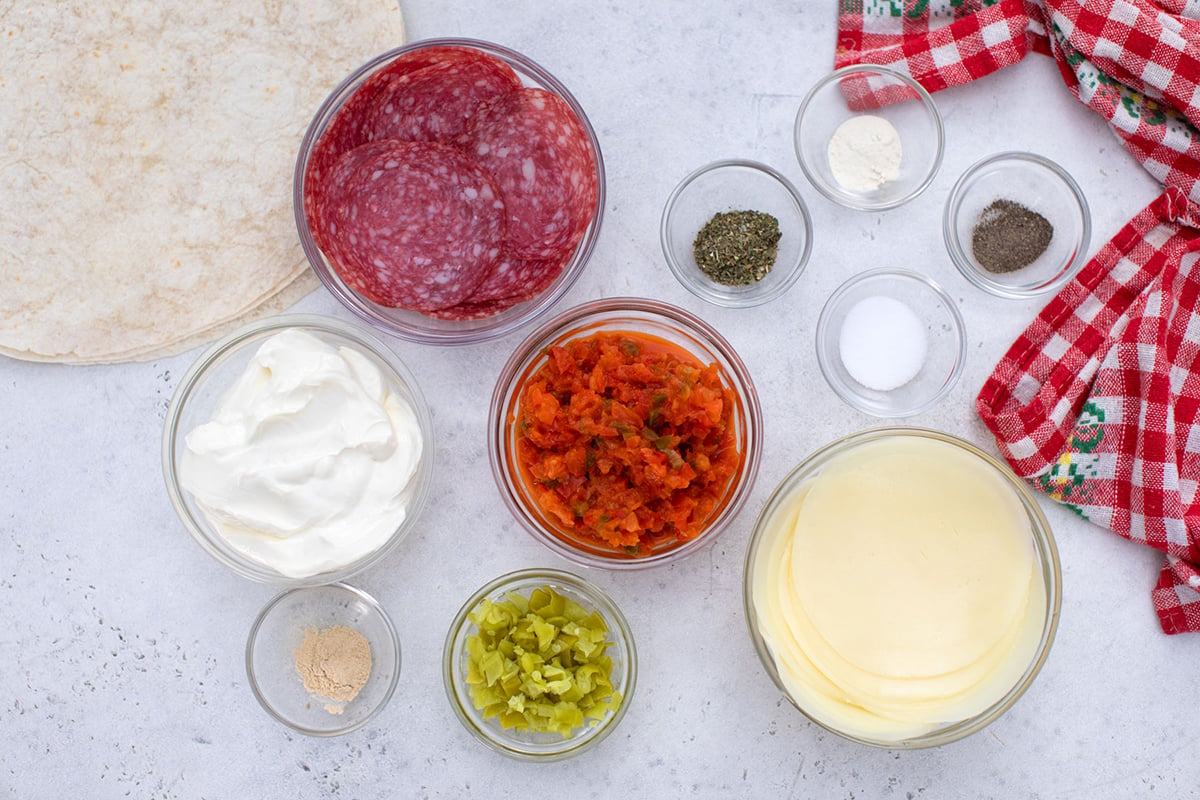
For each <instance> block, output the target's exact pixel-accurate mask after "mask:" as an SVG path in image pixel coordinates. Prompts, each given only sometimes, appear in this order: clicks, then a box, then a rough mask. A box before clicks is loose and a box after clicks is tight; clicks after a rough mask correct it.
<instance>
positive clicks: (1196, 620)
mask: <svg viewBox="0 0 1200 800" xmlns="http://www.w3.org/2000/svg"><path fill="white" fill-rule="evenodd" d="M1029 52H1041V53H1045V54H1048V55H1051V56H1053V57H1054V59H1055V62H1056V64H1057V65H1058V68H1059V71H1060V73H1061V74H1062V77H1063V79H1064V82H1065V83H1066V85H1067V87H1068V89H1069V90H1070V91H1071V92H1072V93H1073V94H1074V95H1075V96H1076V97H1077V98H1078V99H1079V101H1080V102H1082V103H1084V104H1085V105H1087V106H1088V107H1089V108H1091V109H1093V110H1094V111H1096V112H1097V113H1099V114H1100V115H1101V116H1103V117H1104V118H1105V119H1106V120H1108V122H1109V124H1110V125H1111V126H1112V129H1113V132H1114V133H1115V134H1116V135H1117V137H1118V138H1119V139H1120V140H1121V142H1122V143H1123V144H1124V146H1125V148H1126V149H1127V150H1128V151H1129V152H1130V153H1132V154H1133V155H1134V157H1136V158H1137V159H1138V160H1139V161H1140V162H1141V163H1142V164H1143V166H1144V167H1145V168H1146V169H1147V170H1148V171H1149V172H1150V174H1151V175H1153V176H1154V177H1155V178H1156V179H1158V180H1159V181H1160V182H1161V183H1162V184H1163V186H1164V193H1163V194H1162V196H1160V197H1159V198H1158V199H1157V200H1155V201H1154V202H1153V203H1151V204H1150V205H1149V206H1148V207H1147V208H1145V209H1143V210H1142V211H1141V212H1139V213H1138V214H1137V215H1136V216H1135V217H1133V219H1131V220H1130V221H1129V222H1128V223H1127V224H1126V225H1125V227H1124V228H1122V230H1121V231H1120V232H1119V233H1118V234H1117V235H1116V236H1115V237H1114V238H1113V239H1112V240H1111V241H1110V242H1108V243H1107V244H1106V245H1104V247H1103V248H1101V249H1100V251H1099V252H1098V253H1097V254H1096V255H1095V257H1093V258H1092V260H1091V261H1090V262H1089V263H1088V264H1087V265H1086V266H1085V267H1084V268H1083V269H1082V270H1081V271H1080V272H1079V274H1078V275H1077V276H1076V278H1075V279H1074V280H1073V281H1072V282H1071V283H1070V284H1068V285H1067V286H1066V287H1064V289H1063V290H1062V291H1061V292H1060V293H1059V294H1058V295H1057V296H1056V297H1055V298H1054V299H1052V300H1051V301H1050V302H1049V303H1048V304H1047V305H1046V307H1045V308H1044V309H1043V310H1042V311H1041V313H1040V314H1039V315H1038V316H1037V318H1036V319H1035V320H1034V321H1033V322H1032V323H1031V324H1030V326H1029V327H1028V328H1027V329H1026V330H1025V331H1024V333H1022V334H1021V336H1020V337H1019V338H1018V339H1017V341H1016V342H1014V343H1013V345H1012V347H1011V348H1009V350H1008V352H1007V353H1006V354H1005V356H1004V357H1003V359H1001V361H1000V363H999V364H997V366H996V368H995V370H994V371H993V373H992V375H991V376H990V377H989V378H988V380H987V382H986V383H985V384H984V386H983V388H982V390H981V391H980V393H979V396H978V398H977V400H976V408H977V410H978V412H979V414H980V417H981V418H982V419H983V421H984V422H985V424H986V425H987V426H988V428H989V429H990V430H991V431H992V433H993V434H994V435H995V437H996V441H997V444H998V446H999V447H1000V450H1001V452H1002V453H1003V454H1004V456H1005V457H1006V459H1007V460H1008V461H1009V463H1010V464H1011V465H1012V466H1013V468H1014V469H1015V470H1016V471H1017V472H1018V474H1021V475H1023V476H1025V477H1026V478H1027V479H1028V480H1029V481H1030V482H1031V483H1032V484H1033V485H1034V486H1035V487H1037V488H1039V489H1040V490H1042V491H1043V492H1045V493H1046V494H1047V495H1048V496H1050V497H1052V498H1054V499H1055V500H1057V501H1059V502H1061V503H1064V504H1066V505H1068V506H1069V507H1071V508H1072V509H1074V510H1075V511H1076V512H1078V513H1079V514H1080V515H1081V516H1083V517H1085V518H1086V519H1089V520H1091V521H1093V522H1095V523H1097V524H1099V525H1102V526H1104V527H1107V528H1109V529H1111V530H1112V531H1113V532H1115V533H1117V534H1119V535H1121V536H1124V537H1126V538H1128V539H1131V540H1133V541H1136V542H1141V543H1143V544H1147V545H1150V546H1151V547H1154V548H1157V549H1158V550H1161V551H1163V552H1164V553H1165V554H1166V566H1165V567H1164V569H1163V571H1162V574H1161V576H1160V577H1159V580H1158V584H1157V586H1156V587H1155V589H1154V591H1153V601H1154V606H1155V609H1156V611H1157V612H1158V615H1159V621H1160V622H1161V624H1162V628H1163V630H1164V631H1165V632H1167V633H1181V632H1184V631H1195V632H1200V486H1198V482H1200V263H1198V262H1200V0H1162V1H1161V2H1157V3H1152V2H1147V1H1146V0H1108V1H1107V2H1103V1H1101V0H1044V2H1022V0H1000V2H992V3H989V2H986V0H961V1H959V2H956V1H951V2H940V3H939V2H937V0H929V1H928V2H924V1H922V0H917V1H916V2H910V1H909V0H904V1H903V2H902V1H901V0H894V2H889V0H864V1H863V2H851V1H850V0H844V1H843V2H842V4H841V9H840V15H839V31H838V46H837V53H836V56H835V64H836V65H837V66H842V65H844V64H850V63H857V62H868V63H874V64H886V65H890V66H893V67H896V68H898V69H901V70H903V71H906V72H908V73H910V74H911V75H912V76H913V77H914V78H916V79H917V80H918V81H919V82H920V83H921V84H922V85H923V86H925V88H926V89H929V90H930V91H936V90H938V89H941V88H945V87H947V86H955V85H960V84H963V83H967V82H969V81H972V80H975V79H977V78H980V77H983V76H984V75H987V74H989V73H991V72H994V71H995V70H997V69H1000V68H1002V67H1005V66H1008V65H1009V64H1012V63H1015V62H1016V61H1018V60H1020V59H1021V58H1023V57H1024V56H1025V55H1026V54H1027V53H1029Z"/></svg>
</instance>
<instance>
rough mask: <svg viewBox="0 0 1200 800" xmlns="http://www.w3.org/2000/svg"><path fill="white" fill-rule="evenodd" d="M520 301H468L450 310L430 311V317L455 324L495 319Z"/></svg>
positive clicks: (509, 299)
mask: <svg viewBox="0 0 1200 800" xmlns="http://www.w3.org/2000/svg"><path fill="white" fill-rule="evenodd" d="M519 302H521V301H520V300H516V299H512V298H508V299H504V300H485V301H484V302H482V303H475V302H471V301H469V300H468V301H467V302H465V303H459V304H458V305H454V306H450V307H449V308H441V309H438V310H437V311H430V312H428V315H429V316H431V317H435V318H437V319H445V320H453V321H455V322H465V321H467V320H472V319H487V318H488V317H494V316H496V315H497V314H499V313H500V312H501V311H507V310H508V309H510V308H512V307H513V306H515V305H516V304H517V303H519Z"/></svg>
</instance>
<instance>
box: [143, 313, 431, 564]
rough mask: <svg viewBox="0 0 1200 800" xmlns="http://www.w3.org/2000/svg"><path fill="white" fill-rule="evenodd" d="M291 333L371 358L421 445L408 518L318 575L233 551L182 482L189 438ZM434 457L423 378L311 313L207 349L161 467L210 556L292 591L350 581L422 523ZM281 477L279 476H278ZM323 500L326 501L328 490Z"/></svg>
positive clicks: (191, 371) (181, 403) (175, 407)
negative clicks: (263, 350)
mask: <svg viewBox="0 0 1200 800" xmlns="http://www.w3.org/2000/svg"><path fill="white" fill-rule="evenodd" d="M292 330H295V331H302V332H305V333H308V334H311V335H313V336H315V337H316V338H317V339H319V340H320V341H322V342H324V343H326V344H328V345H331V346H333V347H338V348H341V347H346V348H349V349H351V350H353V351H355V352H357V353H358V354H360V355H361V356H363V357H365V358H366V360H367V361H368V362H369V363H370V364H371V365H373V366H374V367H375V368H376V369H378V370H379V372H380V374H381V375H382V376H383V379H384V380H385V381H386V382H387V384H388V386H389V388H390V389H391V391H392V392H393V393H394V394H395V396H396V397H398V398H400V399H401V400H402V401H403V403H404V405H407V406H408V408H409V409H411V412H412V416H413V418H414V421H415V426H416V429H417V430H418V431H419V435H420V440H421V443H422V447H421V453H420V456H419V458H418V461H417V465H416V469H415V472H414V473H413V474H412V477H411V478H410V479H409V481H408V483H407V485H406V486H405V488H404V491H403V493H402V495H401V501H402V502H403V503H404V505H405V506H406V509H407V510H406V512H405V514H404V518H403V520H402V521H400V522H399V524H397V525H396V527H395V529H394V530H392V531H391V532H390V534H388V535H387V536H386V539H383V540H377V539H373V540H372V541H377V543H376V544H375V546H374V547H372V548H371V549H369V550H366V549H365V548H366V547H368V546H370V543H369V542H368V543H367V544H364V545H363V546H362V547H359V548H356V549H357V550H358V551H359V553H358V555H356V556H354V557H352V558H351V559H350V560H347V561H345V562H343V563H340V564H337V563H329V564H327V565H326V566H323V567H321V568H319V569H317V568H315V567H314V568H313V569H312V570H311V571H306V570H304V569H295V570H293V569H291V568H281V567H279V566H278V564H276V565H274V566H273V565H272V564H270V563H268V562H267V561H266V560H264V559H262V558H256V557H253V556H252V555H249V554H248V553H247V551H246V548H245V547H241V548H239V547H236V546H234V545H233V544H232V543H231V541H230V540H229V539H228V538H227V537H226V536H225V535H224V534H223V533H222V532H221V530H220V529H219V527H218V525H216V524H214V520H213V518H210V512H206V511H205V509H204V508H203V507H201V505H200V504H199V503H197V501H196V498H195V497H194V496H193V494H192V492H190V491H188V490H187V489H186V488H185V486H184V483H185V481H186V479H185V478H183V477H182V471H183V470H184V469H186V467H184V466H183V462H184V460H185V452H186V449H187V441H186V438H187V436H188V434H189V433H190V432H192V431H193V430H194V429H195V428H197V427H198V426H200V425H202V424H204V423H207V422H209V421H210V420H211V419H212V418H213V415H214V413H215V412H216V410H217V409H218V407H219V406H220V404H221V403H222V401H223V399H224V398H225V396H226V394H227V393H228V392H229V391H230V389H231V387H233V385H234V384H235V383H236V382H237V381H238V379H239V378H240V377H241V376H242V374H243V372H245V370H246V369H247V366H248V365H249V364H250V362H251V360H252V359H253V358H254V356H255V353H256V352H257V351H258V350H259V348H260V347H261V346H262V345H263V343H264V342H266V341H267V340H268V339H271V338H272V337H273V336H275V335H276V334H279V333H281V332H284V331H292ZM310 455H311V453H310ZM433 458H434V440H433V420H432V418H431V416H430V413H429V408H428V406H427V405H426V402H425V397H424V395H423V394H422V393H421V390H420V388H419V387H418V385H417V381H416V378H415V377H414V376H413V374H412V373H411V372H410V371H409V369H408V367H406V366H405V365H404V362H402V361H401V360H400V359H399V358H398V357H397V356H396V354H395V353H393V352H392V351H391V350H390V349H388V348H387V347H386V346H385V345H384V344H383V343H382V342H380V341H379V340H378V339H376V338H375V337H374V336H372V335H370V334H369V333H367V332H365V331H362V330H360V329H358V328H357V327H354V326H351V325H347V324H346V323H343V322H340V321H338V320H336V319H333V318H330V317H324V316H319V315H310V314H285V315H282V316H276V317H270V318H267V319H263V320H259V321H257V322H253V323H251V324H249V325H246V326H244V327H242V328H240V329H239V330H237V331H235V332H233V333H231V334H230V335H229V336H226V337H225V338H223V339H221V340H220V341H218V342H216V343H215V344H213V345H212V346H211V347H209V348H208V349H207V350H205V351H204V352H203V353H202V354H201V355H200V357H199V358H198V359H196V361H195V363H193V364H192V366H191V367H189V368H188V371H187V372H186V373H185V374H184V376H183V378H182V380H180V382H179V386H178V387H177V388H176V390H175V393H174V395H173V396H172V398H171V403H170V406H169V407H168V409H167V417H166V423H165V426H164V429H163V441H162V461H163V475H164V478H165V480H166V486H167V494H168V496H169V497H170V498H171V504H172V505H173V506H174V507H175V512H176V513H177V514H178V515H179V519H180V521H181V522H183V525H184V527H185V528H187V530H188V533H190V534H191V535H192V537H193V538H194V539H195V540H196V541H197V542H198V543H199V544H200V546H201V547H202V548H204V550H205V552H207V553H208V554H209V555H211V556H212V557H213V558H215V559H216V560H217V561H219V562H221V563H222V564H224V565H225V566H226V567H228V568H229V569H231V570H233V571H234V572H235V573H237V574H239V575H241V576H243V577H246V578H250V579H252V580H256V581H260V582H263V583H273V584H282V585H289V586H304V585H315V584H321V583H332V582H334V581H339V580H344V579H345V578H347V577H349V576H350V575H352V574H354V573H356V572H359V571H360V570H363V569H365V568H367V567H368V566H370V565H371V564H374V563H375V562H376V561H378V560H379V559H381V558H383V557H384V556H385V555H386V554H388V553H390V552H391V551H392V550H393V549H394V548H395V547H396V546H397V545H399V544H400V542H401V541H403V539H404V538H405V537H406V536H407V535H408V534H409V533H410V532H411V531H412V529H413V528H414V527H415V525H416V522H417V518H418V516H419V515H420V512H421V509H422V507H423V506H424V504H425V501H426V499H427V497H428V495H429V489H430V485H431V483H432V480H433ZM274 477H275V478H278V477H280V476H279V475H277V474H276V475H275V476H274ZM271 479H272V480H274V478H271ZM256 480H260V481H261V480H264V479H263V478H257V479H256ZM294 481H295V477H294V476H292V477H290V478H286V477H285V479H284V481H283V483H284V484H286V485H290V486H292V487H293V488H295V483H294ZM322 494H323V496H327V495H326V494H325V493H324V492H322ZM293 496H298V495H293ZM280 497H281V498H282V495H280ZM346 502H347V503H351V504H353V503H357V502H358V500H357V499H355V498H351V499H348V500H347V501H346ZM284 505H285V506H288V507H294V504H293V503H289V502H284ZM272 507H274V506H272ZM349 507H350V506H347V508H349ZM311 552H313V551H312V550H309V553H311ZM311 563H314V564H315V563H317V562H316V561H314V562H311Z"/></svg>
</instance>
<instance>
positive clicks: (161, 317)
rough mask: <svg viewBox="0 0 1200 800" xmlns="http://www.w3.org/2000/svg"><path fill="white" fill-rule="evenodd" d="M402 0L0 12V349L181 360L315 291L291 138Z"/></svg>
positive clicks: (389, 39)
mask: <svg viewBox="0 0 1200 800" xmlns="http://www.w3.org/2000/svg"><path fill="white" fill-rule="evenodd" d="M403 42H404V25H403V21H402V18H401V15H400V10H399V7H398V4H397V2H396V0H391V2H383V1H382V0H358V1H357V2H346V1H345V0H245V1H244V2H238V3H233V4H228V3H222V2H218V0H186V2H184V1H182V0H181V1H180V2H147V1H146V0H133V1H132V2H107V3H100V4H92V5H89V6H88V7H87V9H86V13H85V12H84V11H80V10H79V9H78V8H76V7H75V6H68V5H64V4H56V3H37V2H32V1H31V0H17V2H15V3H9V4H2V3H0V354H4V355H8V356H12V357H14V358H20V359H28V360H34V361H57V362H64V363H72V364H88V363H112V362H119V361H135V360H146V359H151V358H155V357H158V356H163V355H168V354H172V353H178V352H181V351H183V350H186V349H189V348H191V347H193V346H196V345H198V344H201V343H203V342H205V341H208V340H210V339H213V338H216V337H217V336H219V335H221V334H222V333H224V332H225V331H226V330H227V329H229V328H232V327H234V326H236V325H239V324H241V323H243V322H246V321H248V320H249V319H251V318H254V317H256V316H262V315H265V314H269V313H275V312H278V311H281V310H283V309H285V308H287V307H288V306H290V305H291V304H293V303H294V302H296V301H297V300H299V299H300V298H301V297H303V296H304V295H305V294H307V293H308V292H310V291H312V289H314V288H315V287H316V286H317V282H316V280H315V278H314V277H313V276H312V274H311V271H310V270H309V269H308V266H307V262H306V261H305V259H304V254H303V251H302V250H301V249H300V244H299V240H298V238H297V235H296V227H295V222H294V218H293V216H292V173H293V170H294V167H295V161H296V153H297V150H298V149H299V146H300V140H301V138H302V136H303V134H304V131H305V129H306V128H307V127H308V124H309V122H310V121H311V119H312V117H313V115H314V114H315V113H316V111H317V108H318V107H319V106H320V104H321V102H322V101H323V100H324V99H325V97H326V95H327V94H328V93H329V92H330V91H331V90H332V89H333V88H334V87H335V86H336V85H337V84H338V82H340V81H341V80H342V79H343V78H344V77H345V76H346V75H347V74H348V73H349V72H351V71H352V70H353V69H354V68H356V67H357V66H359V65H360V64H362V63H363V62H365V61H367V60H368V59H369V58H371V57H372V56H374V55H376V54H378V53H380V52H382V51H384V50H387V49H390V48H392V47H396V46H397V45H400V44H402V43H403Z"/></svg>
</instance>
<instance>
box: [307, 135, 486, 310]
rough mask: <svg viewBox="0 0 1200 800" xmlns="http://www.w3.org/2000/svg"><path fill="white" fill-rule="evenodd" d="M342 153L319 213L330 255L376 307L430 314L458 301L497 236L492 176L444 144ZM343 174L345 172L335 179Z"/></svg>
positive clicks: (473, 283)
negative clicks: (350, 163) (348, 164)
mask: <svg viewBox="0 0 1200 800" xmlns="http://www.w3.org/2000/svg"><path fill="white" fill-rule="evenodd" d="M364 147H370V148H372V149H371V151H370V153H369V154H368V155H366V156H363V157H357V155H356V151H351V152H350V153H348V154H346V155H345V156H343V158H344V159H347V160H353V161H354V164H353V167H352V168H351V167H347V168H346V172H345V173H343V171H342V169H341V166H342V165H340V164H339V165H338V166H336V167H335V169H334V173H333V174H334V175H335V176H337V177H338V178H339V180H340V181H341V182H340V184H339V185H337V186H334V187H332V188H331V190H330V192H329V195H328V196H327V198H326V202H328V203H329V206H328V208H327V210H325V212H324V213H321V214H319V215H318V216H317V219H318V220H320V221H321V223H322V224H324V225H326V226H327V227H328V235H329V236H330V238H332V239H335V240H336V245H335V246H334V247H333V248H332V253H331V255H332V256H333V257H332V258H331V259H330V260H331V262H333V265H334V268H335V269H336V270H337V272H338V274H339V275H340V276H341V277H342V279H343V280H344V281H346V282H347V283H348V284H350V285H352V286H353V287H355V288H356V289H357V290H358V291H359V292H361V293H362V294H363V295H364V296H365V297H367V298H368V299H369V300H371V301H372V302H375V303H379V304H380V305H385V306H391V307H398V308H408V309H413V310H416V311H426V312H427V311H434V310H437V309H441V308H448V307H450V306H453V305H456V304H458V303H461V302H463V301H464V300H466V299H467V298H469V297H470V296H471V294H472V293H473V292H474V291H475V289H476V287H478V286H479V284H480V283H481V282H482V281H483V279H484V278H485V277H486V276H487V274H488V271H489V270H490V269H491V267H492V265H493V264H494V263H495V262H496V260H497V258H498V257H499V253H500V244H501V242H502V241H503V238H504V217H505V214H504V204H503V202H502V201H501V200H500V197H499V195H498V194H497V192H496V189H495V187H494V186H493V184H492V180H491V178H490V176H489V175H488V174H487V172H485V171H484V170H483V169H482V168H481V167H480V166H479V165H478V164H476V163H475V162H474V161H473V160H472V159H471V158H469V157H468V156H466V155H464V154H463V153H462V152H460V151H459V150H457V149H455V148H454V147H451V146H450V145H446V144H441V143H437V142H403V141H399V140H395V139H389V140H385V141H383V142H376V143H369V144H368V145H364ZM343 175H344V177H343Z"/></svg>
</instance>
